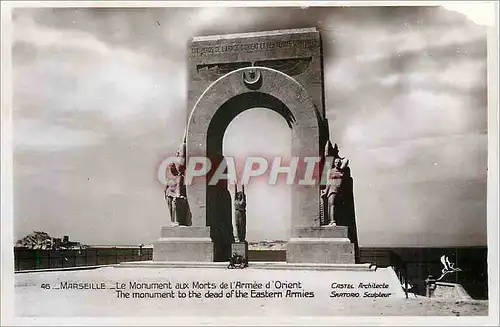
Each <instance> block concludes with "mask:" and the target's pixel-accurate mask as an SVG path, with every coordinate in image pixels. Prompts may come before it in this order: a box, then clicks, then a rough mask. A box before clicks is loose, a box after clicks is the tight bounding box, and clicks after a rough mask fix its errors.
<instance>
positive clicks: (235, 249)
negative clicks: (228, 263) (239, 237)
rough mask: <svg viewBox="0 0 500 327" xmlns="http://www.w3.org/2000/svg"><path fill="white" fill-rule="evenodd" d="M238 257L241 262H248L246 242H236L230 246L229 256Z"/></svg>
mask: <svg viewBox="0 0 500 327" xmlns="http://www.w3.org/2000/svg"><path fill="white" fill-rule="evenodd" d="M235 254H236V255H239V256H241V257H242V258H243V260H245V261H247V260H248V242H237V243H233V244H231V256H234V255H235Z"/></svg>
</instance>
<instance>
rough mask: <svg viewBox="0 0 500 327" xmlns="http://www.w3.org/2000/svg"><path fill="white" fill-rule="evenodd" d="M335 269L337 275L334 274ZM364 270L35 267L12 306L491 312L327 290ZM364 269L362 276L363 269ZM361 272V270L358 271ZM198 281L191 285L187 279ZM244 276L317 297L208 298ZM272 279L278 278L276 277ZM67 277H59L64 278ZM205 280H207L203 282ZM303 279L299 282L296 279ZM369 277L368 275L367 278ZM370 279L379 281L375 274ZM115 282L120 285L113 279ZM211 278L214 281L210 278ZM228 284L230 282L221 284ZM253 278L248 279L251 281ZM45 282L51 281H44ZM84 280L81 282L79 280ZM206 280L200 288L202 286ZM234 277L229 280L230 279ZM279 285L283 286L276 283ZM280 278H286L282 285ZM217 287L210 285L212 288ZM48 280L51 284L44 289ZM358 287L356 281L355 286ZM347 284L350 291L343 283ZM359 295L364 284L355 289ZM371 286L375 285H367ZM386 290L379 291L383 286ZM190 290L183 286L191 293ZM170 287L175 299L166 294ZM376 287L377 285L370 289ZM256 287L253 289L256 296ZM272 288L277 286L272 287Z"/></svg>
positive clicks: (51, 312) (120, 311) (38, 309)
mask: <svg viewBox="0 0 500 327" xmlns="http://www.w3.org/2000/svg"><path fill="white" fill-rule="evenodd" d="M339 276H340V277H339ZM360 276H363V275H362V274H358V275H357V274H356V273H355V272H342V275H339V273H338V272H337V273H336V274H332V272H328V271H283V270H281V271H280V270H263V269H249V268H247V269H244V270H239V269H238V270H226V269H192V268H175V269H162V268H112V267H107V268H100V269H95V270H77V271H65V272H43V273H40V272H37V273H26V274H16V276H15V296H16V298H15V308H16V314H17V315H19V316H23V317H40V316H52V317H71V316H94V317H95V316H101V317H103V316H108V317H111V316H185V315H188V316H193V315H196V316H220V315H223V316H424V315H428V316H429V315H430V316H442V315H448V316H459V315H461V316H470V315H488V302H487V301H455V300H447V301H443V300H440V301H439V300H429V299H422V298H419V299H415V298H410V299H408V300H407V299H405V298H404V297H400V296H399V295H396V296H389V297H388V298H378V299H372V298H362V296H361V297H360V298H356V299H345V298H331V297H330V295H331V292H332V290H335V291H337V292H345V291H346V289H342V288H337V289H332V283H334V282H336V283H338V284H343V283H345V284H349V283H351V282H352V283H354V281H358V282H359V278H360ZM364 276H366V275H364ZM362 278H366V277H362ZM193 281H199V282H200V285H199V286H198V289H196V290H194V289H193V285H192V282H193ZM238 281H239V282H243V283H248V284H245V285H240V286H245V287H240V288H239V290H240V291H248V292H249V293H248V294H249V296H250V289H249V288H250V287H252V286H255V284H253V282H256V283H257V284H258V283H262V285H263V287H264V288H263V289H261V290H260V291H263V290H265V286H264V285H265V284H266V283H267V282H272V283H273V286H272V287H271V288H270V289H268V290H269V292H279V291H283V293H282V294H283V295H285V294H286V290H287V289H288V290H289V291H290V292H295V293H294V295H296V296H299V295H302V296H304V295H305V296H307V295H310V293H307V292H314V297H313V298H310V297H295V298H287V297H282V298H276V297H275V298H246V299H243V298H230V299H228V298H222V299H219V298H207V297H206V296H205V294H208V293H206V292H207V291H208V290H210V292H211V294H217V293H219V292H220V291H221V290H222V291H223V292H222V293H223V294H224V295H225V294H227V293H229V291H228V289H229V287H230V283H231V282H233V283H237V282H238ZM276 281H277V282H278V283H277V284H276ZM66 282H67V284H64V283H66ZM131 282H132V283H133V282H137V283H147V284H148V285H151V283H163V284H162V285H163V286H167V285H168V284H167V283H168V282H171V284H170V285H171V286H172V287H173V289H172V290H170V289H163V290H151V289H149V290H145V289H143V290H138V289H136V290H132V289H130V287H131V285H130V283H131ZM177 282H178V283H180V284H179V286H180V287H182V286H185V285H184V284H183V283H188V286H189V288H190V289H191V290H193V291H195V292H199V294H201V298H190V299H188V298H187V299H183V298H178V291H179V290H178V289H175V285H176V283H177ZM207 282H208V284H207ZM297 282H300V283H301V284H300V288H298V286H299V285H298V283H297ZM366 282H371V281H369V280H367V281H366ZM374 282H381V281H380V280H378V281H377V280H374ZM61 283H62V284H63V285H66V287H68V285H70V284H75V283H87V284H86V286H87V287H91V286H93V287H102V286H103V285H102V283H104V286H105V287H106V288H105V289H94V290H79V289H76V290H75V289H56V288H61ZM117 283H118V285H117ZM211 283H215V285H212V284H211ZM221 283H227V284H228V288H226V289H225V288H222V289H221V288H220V285H221ZM250 284H252V285H250ZM48 285H49V286H48ZM80 285H85V284H80ZM201 285H205V287H204V288H200V287H201ZM234 285H235V284H233V286H234ZM277 285H278V286H279V285H281V287H277ZM283 285H287V287H284V286H283ZM116 286H119V287H122V286H123V287H124V288H123V292H128V293H129V294H130V296H131V297H132V293H133V292H136V293H137V294H143V295H144V294H146V293H147V294H146V295H147V296H153V295H151V294H153V293H159V294H160V295H163V296H166V297H165V298H142V299H139V298H135V299H132V298H118V297H117V294H118V292H117V290H116V289H111V288H116ZM212 286H213V287H215V288H213V289H212V288H210V287H212ZM48 287H50V289H48ZM356 287H357V286H356ZM348 291H350V290H348ZM354 291H359V293H360V294H361V295H363V294H364V291H365V290H364V289H363V290H359V289H355V290H354ZM372 291H378V290H374V289H371V290H370V292H372ZM382 291H383V290H382ZM188 292H189V291H188V290H183V291H181V293H184V294H186V295H187V296H189V293H188ZM171 293H173V294H174V296H175V298H169V296H170V294H171ZM375 293H376V292H375ZM255 294H258V293H255V292H254V295H255ZM275 294H277V293H275Z"/></svg>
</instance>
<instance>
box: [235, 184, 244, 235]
mask: <svg viewBox="0 0 500 327" xmlns="http://www.w3.org/2000/svg"><path fill="white" fill-rule="evenodd" d="M246 207H247V198H246V195H245V186H244V185H242V186H241V191H239V192H238V186H237V185H236V183H235V184H234V227H233V230H234V239H235V242H236V243H240V242H245V241H246V232H247V213H246Z"/></svg>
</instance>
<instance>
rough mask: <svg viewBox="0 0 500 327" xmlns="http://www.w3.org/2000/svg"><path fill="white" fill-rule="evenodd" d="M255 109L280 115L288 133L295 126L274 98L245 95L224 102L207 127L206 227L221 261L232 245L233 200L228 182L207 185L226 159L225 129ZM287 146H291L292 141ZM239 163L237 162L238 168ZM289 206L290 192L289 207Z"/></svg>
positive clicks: (257, 93)
mask: <svg viewBox="0 0 500 327" xmlns="http://www.w3.org/2000/svg"><path fill="white" fill-rule="evenodd" d="M257 107H258V108H263V109H266V110H271V111H273V112H275V113H277V114H278V115H280V116H281V117H282V118H283V119H284V121H285V122H286V125H287V126H288V127H289V128H290V129H291V130H292V131H291V132H293V126H294V124H295V123H296V119H295V116H294V115H293V113H292V112H291V111H290V109H288V107H287V106H286V105H285V104H284V103H283V102H282V101H280V100H279V99H277V98H276V97H274V96H273V95H270V94H266V93H262V92H246V93H242V94H239V95H237V96H234V97H232V98H231V99H229V100H227V101H226V102H225V103H224V104H223V105H222V106H220V107H219V109H218V110H217V112H216V113H215V115H214V116H213V117H212V119H211V121H210V124H209V127H208V132H207V152H206V154H207V157H208V158H209V159H210V161H211V162H212V168H211V170H210V172H209V173H208V175H207V179H206V180H205V183H206V205H207V218H206V219H207V225H208V226H210V227H211V229H210V231H211V237H212V239H213V241H214V250H215V251H214V255H215V258H221V260H225V259H226V258H227V257H228V256H229V255H230V246H231V243H232V242H234V238H233V221H232V218H233V211H232V201H233V199H232V197H231V192H230V191H229V189H228V187H230V185H228V181H227V180H220V181H219V182H218V183H217V184H216V185H209V181H210V180H211V178H212V176H213V174H214V173H215V171H216V169H217V167H218V166H219V165H220V164H222V161H223V160H225V157H224V153H223V143H224V142H223V141H224V136H225V134H226V131H227V128H228V126H229V125H230V123H231V122H233V120H234V118H236V117H237V116H238V115H240V114H242V113H243V112H245V111H247V110H250V109H253V108H257ZM289 146H290V147H291V140H290V144H289ZM238 164H239V162H238V163H237V166H238ZM240 167H241V166H240ZM238 170H239V169H238ZM226 173H227V170H226ZM290 204H291V193H290V199H289V202H288V205H290ZM248 205H255V203H252V202H251V201H250V204H248ZM247 212H248V209H247ZM247 221H248V219H247ZM287 224H290V225H291V222H290V221H288V222H287ZM247 226H248V225H247Z"/></svg>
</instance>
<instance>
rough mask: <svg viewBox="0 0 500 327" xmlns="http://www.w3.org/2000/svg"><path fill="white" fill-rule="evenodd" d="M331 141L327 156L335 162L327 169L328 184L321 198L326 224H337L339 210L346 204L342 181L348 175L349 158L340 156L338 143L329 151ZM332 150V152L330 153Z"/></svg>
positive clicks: (327, 147)
mask: <svg viewBox="0 0 500 327" xmlns="http://www.w3.org/2000/svg"><path fill="white" fill-rule="evenodd" d="M329 146H330V141H328V142H327V144H326V147H325V157H333V163H332V166H331V167H330V169H328V171H327V176H326V177H327V180H326V186H325V188H324V189H323V190H322V191H321V199H322V203H323V212H324V216H325V221H324V224H325V225H329V226H336V225H337V217H338V215H339V212H342V208H341V207H342V206H343V205H344V201H343V194H342V183H343V182H344V180H345V178H346V177H348V176H346V170H347V169H348V164H349V160H348V159H346V158H341V157H340V156H339V149H338V146H337V144H335V146H334V147H333V151H329ZM329 152H331V153H329Z"/></svg>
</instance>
